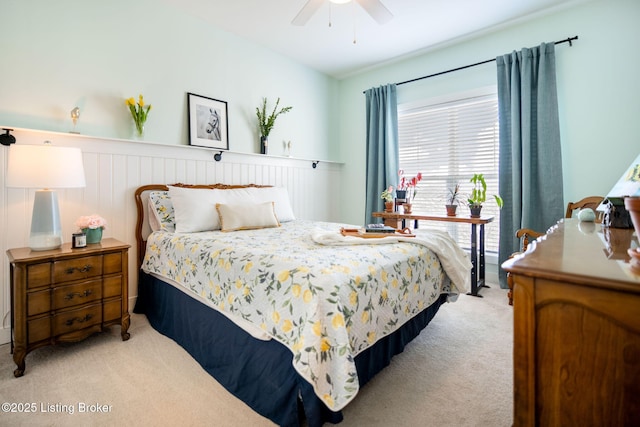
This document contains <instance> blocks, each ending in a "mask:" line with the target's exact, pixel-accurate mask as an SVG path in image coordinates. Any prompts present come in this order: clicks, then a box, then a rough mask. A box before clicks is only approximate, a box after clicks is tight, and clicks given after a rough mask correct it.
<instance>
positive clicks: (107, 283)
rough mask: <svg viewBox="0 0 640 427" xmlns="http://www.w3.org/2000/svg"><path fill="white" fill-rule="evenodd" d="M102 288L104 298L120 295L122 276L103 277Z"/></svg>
mask: <svg viewBox="0 0 640 427" xmlns="http://www.w3.org/2000/svg"><path fill="white" fill-rule="evenodd" d="M103 289H104V292H103V297H104V298H111V297H119V296H122V276H111V277H105V278H104V282H103Z"/></svg>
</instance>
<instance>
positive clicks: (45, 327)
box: [27, 316, 51, 344]
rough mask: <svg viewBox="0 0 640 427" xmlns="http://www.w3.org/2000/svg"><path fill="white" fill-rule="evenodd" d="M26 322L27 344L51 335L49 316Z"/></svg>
mask: <svg viewBox="0 0 640 427" xmlns="http://www.w3.org/2000/svg"><path fill="white" fill-rule="evenodd" d="M27 324H28V325H29V326H28V327H29V333H28V335H29V344H33V343H36V342H38V341H42V340H45V339H48V338H50V337H51V316H44V317H40V318H37V319H32V320H29V321H28V322H27Z"/></svg>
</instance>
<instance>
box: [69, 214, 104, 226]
mask: <svg viewBox="0 0 640 427" xmlns="http://www.w3.org/2000/svg"><path fill="white" fill-rule="evenodd" d="M76 227H78V228H80V229H84V228H91V229H96V228H106V227H107V221H106V220H105V219H104V218H102V217H101V216H100V215H96V214H93V215H89V216H81V217H80V218H78V219H77V220H76Z"/></svg>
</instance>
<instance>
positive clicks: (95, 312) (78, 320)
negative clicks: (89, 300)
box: [53, 304, 102, 336]
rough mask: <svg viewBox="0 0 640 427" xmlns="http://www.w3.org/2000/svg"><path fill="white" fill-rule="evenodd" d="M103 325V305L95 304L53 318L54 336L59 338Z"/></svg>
mask: <svg viewBox="0 0 640 427" xmlns="http://www.w3.org/2000/svg"><path fill="white" fill-rule="evenodd" d="M100 323H102V305H101V304H94V305H90V306H89V307H84V308H80V309H77V310H71V311H65V312H63V313H58V314H56V315H55V316H54V317H53V335H54V336H58V335H62V334H66V333H69V332H73V331H77V330H80V329H84V328H88V327H89V326H93V325H97V324H100Z"/></svg>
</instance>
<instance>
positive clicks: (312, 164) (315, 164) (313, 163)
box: [311, 160, 320, 169]
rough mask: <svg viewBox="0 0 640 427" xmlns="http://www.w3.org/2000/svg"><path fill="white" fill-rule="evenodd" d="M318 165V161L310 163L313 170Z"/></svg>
mask: <svg viewBox="0 0 640 427" xmlns="http://www.w3.org/2000/svg"><path fill="white" fill-rule="evenodd" d="M318 163H320V160H316V161H315V162H311V166H312V167H313V168H314V169H315V168H317V167H318Z"/></svg>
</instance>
